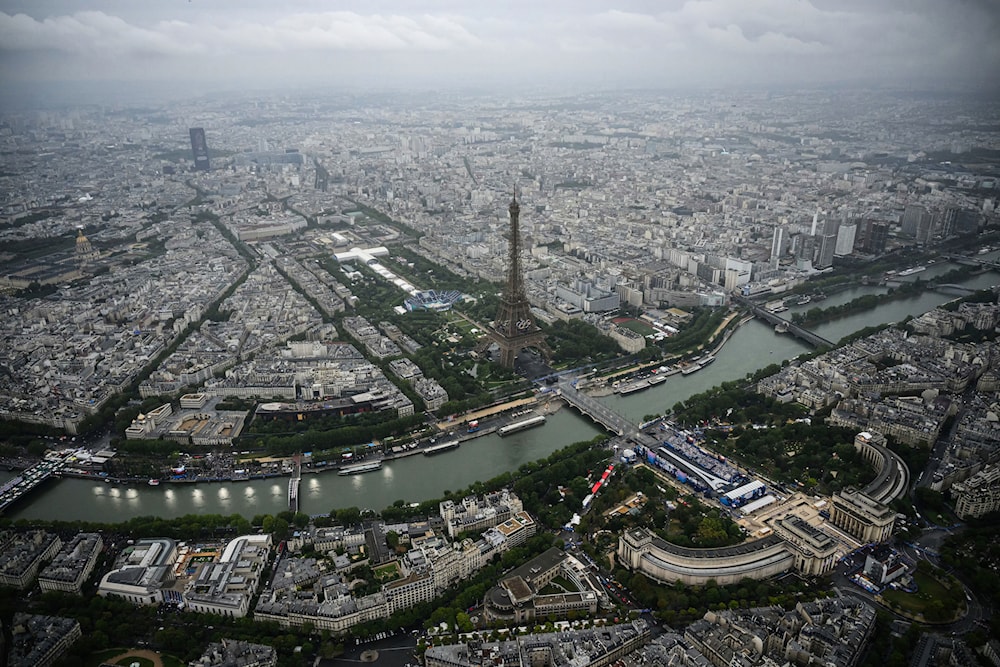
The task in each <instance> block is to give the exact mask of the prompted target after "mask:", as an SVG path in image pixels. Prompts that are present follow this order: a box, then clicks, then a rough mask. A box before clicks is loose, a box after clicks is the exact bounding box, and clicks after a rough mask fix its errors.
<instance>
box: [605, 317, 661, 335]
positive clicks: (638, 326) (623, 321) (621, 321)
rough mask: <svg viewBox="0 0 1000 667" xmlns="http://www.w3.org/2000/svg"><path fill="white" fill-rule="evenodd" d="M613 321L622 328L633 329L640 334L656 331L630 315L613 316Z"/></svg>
mask: <svg viewBox="0 0 1000 667" xmlns="http://www.w3.org/2000/svg"><path fill="white" fill-rule="evenodd" d="M614 323H615V324H617V325H618V326H620V327H621V328H623V329H628V330H629V331H634V332H635V333H637V334H639V335H640V336H649V335H651V334H655V333H656V329H654V328H653V327H651V326H649V325H648V324H646V323H645V322H642V321H640V320H636V319H632V318H631V317H619V318H615V320H614Z"/></svg>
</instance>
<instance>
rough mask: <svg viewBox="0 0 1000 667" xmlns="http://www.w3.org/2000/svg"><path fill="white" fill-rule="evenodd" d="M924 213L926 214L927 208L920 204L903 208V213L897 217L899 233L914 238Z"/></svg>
mask: <svg viewBox="0 0 1000 667" xmlns="http://www.w3.org/2000/svg"><path fill="white" fill-rule="evenodd" d="M926 215H928V213H927V209H926V208H924V207H923V206H921V205H920V204H910V205H908V206H907V207H906V208H905V209H903V215H902V216H900V218H899V226H900V233H902V234H903V235H904V236H912V237H914V238H916V236H917V230H918V229H919V228H920V224H921V220H922V219H923V217H924V216H926Z"/></svg>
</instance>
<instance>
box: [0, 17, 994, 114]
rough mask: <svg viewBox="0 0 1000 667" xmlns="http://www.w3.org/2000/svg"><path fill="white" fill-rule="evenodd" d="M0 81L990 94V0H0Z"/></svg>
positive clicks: (199, 89) (102, 85)
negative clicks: (849, 88)
mask: <svg viewBox="0 0 1000 667" xmlns="http://www.w3.org/2000/svg"><path fill="white" fill-rule="evenodd" d="M4 4H5V7H4V11H0V54H2V55H0V86H2V87H3V88H4V89H5V90H8V91H18V90H27V91H40V92H45V91H49V92H51V91H57V90H58V89H60V88H62V87H65V86H66V85H67V84H69V85H71V86H74V85H75V86H79V87H80V88H81V89H83V90H86V89H87V88H88V87H91V88H93V89H95V90H106V89H115V87H118V88H120V91H119V92H120V93H121V95H122V96H125V95H128V94H129V93H134V94H137V95H142V94H144V92H143V89H148V90H149V91H151V92H157V91H159V92H160V93H167V91H169V90H174V91H176V92H175V94H178V95H180V94H184V93H185V92H188V93H190V94H201V93H204V92H207V91H210V90H213V89H218V90H246V89H251V90H260V91H263V90H268V89H273V88H275V87H281V88H283V89H295V88H299V89H301V88H310V87H323V88H350V89H357V90H388V89H393V88H401V89H409V90H420V89H422V88H433V89H462V88H467V89H476V90H480V89H481V90H484V91H486V90H495V91H498V92H502V91H503V89H504V88H507V87H518V88H528V89H543V90H544V89H547V88H552V89H561V88H565V89H566V90H570V89H576V90H581V89H589V90H613V89H634V88H650V89H671V88H696V89H702V88H710V89H711V88H720V87H723V88H724V87H730V86H731V87H734V88H740V89H746V88H767V87H789V86H806V87H821V86H831V87H832V86H863V87H871V86H875V87H891V88H899V87H902V88H915V89H927V90H966V91H977V90H978V91H981V92H983V93H987V94H995V93H996V92H997V91H998V90H1000V86H998V82H1000V40H998V39H997V38H996V35H997V34H998V32H1000V30H998V29H1000V3H997V2H995V0H951V1H943V0H878V1H871V2H865V1H863V0H812V1H811V2H810V1H808V0H760V1H757V2H747V1H746V0H664V1H662V2H650V1H647V0H579V1H572V0H552V1H550V2H542V3H539V2H527V1H521V0H515V1H511V2H505V3H479V2H459V1H457V0H418V1H415V2H404V1H403V0H374V1H373V2H361V1H358V0H346V1H344V2H337V3H335V4H334V3H329V2H320V1H319V0H297V1H295V2H290V3H281V5H280V6H276V5H275V4H274V3H270V2H263V1H258V0H247V1H244V2H239V1H237V0H190V1H188V0H172V1H169V2H157V3H136V2H129V1H127V0H82V1H80V2H75V1H73V0H30V1H28V0H8V2H5V3H4Z"/></svg>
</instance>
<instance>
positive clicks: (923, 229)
mask: <svg viewBox="0 0 1000 667" xmlns="http://www.w3.org/2000/svg"><path fill="white" fill-rule="evenodd" d="M937 217H938V216H937V215H936V214H935V213H933V212H931V211H924V214H923V215H921V216H920V221H919V222H918V223H917V233H916V241H917V243H921V244H924V245H926V244H928V243H930V242H931V238H932V237H933V236H934V229H935V227H936V225H935V224H934V223H935V221H936V220H937Z"/></svg>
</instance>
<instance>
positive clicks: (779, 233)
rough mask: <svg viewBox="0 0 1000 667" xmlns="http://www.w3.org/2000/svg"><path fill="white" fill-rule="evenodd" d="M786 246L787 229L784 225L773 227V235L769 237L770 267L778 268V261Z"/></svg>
mask: <svg viewBox="0 0 1000 667" xmlns="http://www.w3.org/2000/svg"><path fill="white" fill-rule="evenodd" d="M787 246H788V230H787V229H785V228H784V227H781V226H779V227H775V228H774V235H773V236H772V237H771V262H770V265H771V268H772V269H776V268H778V262H779V261H780V260H781V256H782V255H784V254H785V248H786V247H787Z"/></svg>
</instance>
